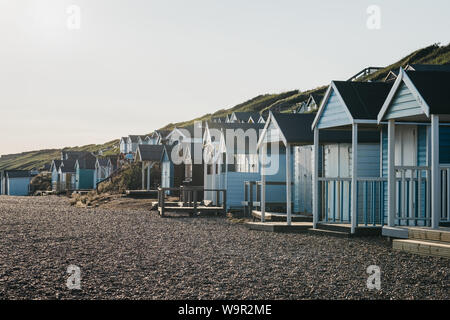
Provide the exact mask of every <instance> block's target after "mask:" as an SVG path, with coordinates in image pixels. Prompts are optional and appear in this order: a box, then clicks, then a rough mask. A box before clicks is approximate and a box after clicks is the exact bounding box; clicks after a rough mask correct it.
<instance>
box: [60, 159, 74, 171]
mask: <svg viewBox="0 0 450 320" xmlns="http://www.w3.org/2000/svg"><path fill="white" fill-rule="evenodd" d="M75 163H76V160H64V161H63V162H62V163H61V166H60V168H61V171H62V172H65V173H67V172H75Z"/></svg>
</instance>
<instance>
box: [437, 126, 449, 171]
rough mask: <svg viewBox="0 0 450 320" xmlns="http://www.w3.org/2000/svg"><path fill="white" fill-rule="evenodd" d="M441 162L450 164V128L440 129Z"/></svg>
mask: <svg viewBox="0 0 450 320" xmlns="http://www.w3.org/2000/svg"><path fill="white" fill-rule="evenodd" d="M439 158H440V159H439V162H440V163H445V164H449V163H450V127H443V126H441V127H440V128H439Z"/></svg>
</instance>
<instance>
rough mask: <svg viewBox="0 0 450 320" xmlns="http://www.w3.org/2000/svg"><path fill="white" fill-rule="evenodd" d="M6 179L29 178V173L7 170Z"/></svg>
mask: <svg viewBox="0 0 450 320" xmlns="http://www.w3.org/2000/svg"><path fill="white" fill-rule="evenodd" d="M5 174H6V175H7V177H8V178H30V177H31V172H30V171H27V170H9V171H5Z"/></svg>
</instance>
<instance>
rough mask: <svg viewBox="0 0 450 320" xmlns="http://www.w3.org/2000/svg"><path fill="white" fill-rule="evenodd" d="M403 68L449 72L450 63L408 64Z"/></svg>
mask: <svg viewBox="0 0 450 320" xmlns="http://www.w3.org/2000/svg"><path fill="white" fill-rule="evenodd" d="M405 70H407V71H440V72H450V64H410V65H408V66H407V67H406V69H405Z"/></svg>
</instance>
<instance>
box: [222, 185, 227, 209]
mask: <svg viewBox="0 0 450 320" xmlns="http://www.w3.org/2000/svg"><path fill="white" fill-rule="evenodd" d="M222 192H223V213H224V214H227V190H223V191H222Z"/></svg>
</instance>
